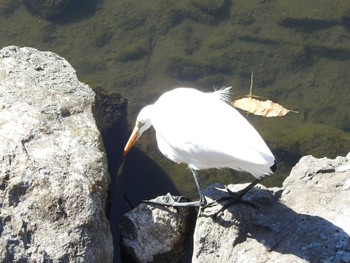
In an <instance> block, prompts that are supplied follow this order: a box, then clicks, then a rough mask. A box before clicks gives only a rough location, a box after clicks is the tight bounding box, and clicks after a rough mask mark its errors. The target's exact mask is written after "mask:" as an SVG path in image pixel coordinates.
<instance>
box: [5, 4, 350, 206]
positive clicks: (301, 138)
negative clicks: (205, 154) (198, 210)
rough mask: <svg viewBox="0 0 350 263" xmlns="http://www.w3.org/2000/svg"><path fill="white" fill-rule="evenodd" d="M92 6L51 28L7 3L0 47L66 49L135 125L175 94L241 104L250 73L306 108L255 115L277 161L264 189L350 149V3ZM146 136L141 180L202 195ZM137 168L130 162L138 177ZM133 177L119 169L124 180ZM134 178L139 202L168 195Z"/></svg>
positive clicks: (81, 73)
mask: <svg viewBox="0 0 350 263" xmlns="http://www.w3.org/2000/svg"><path fill="white" fill-rule="evenodd" d="M89 3H90V4H89V5H86V6H85V7H84V8H81V6H75V7H74V8H72V9H71V10H69V12H68V13H65V15H63V16H61V17H58V18H55V19H54V20H53V21H50V20H46V19H44V18H41V17H39V16H36V15H32V14H30V13H29V12H28V10H27V9H26V7H25V6H24V5H23V4H21V2H20V1H19V0H2V1H1V2H0V25H1V26H0V36H1V37H0V48H1V47H4V46H8V45H18V46H32V47H35V48H37V49H39V50H49V51H53V52H56V53H58V54H59V55H61V56H63V57H64V58H66V59H67V60H68V61H69V62H70V63H71V64H72V66H73V67H74V68H75V69H76V70H77V74H78V77H79V78H80V79H81V80H83V81H87V82H93V83H97V84H100V85H102V86H103V87H104V88H105V89H107V90H109V91H113V92H118V93H121V94H122V95H123V96H124V97H125V98H127V99H128V100H129V108H128V112H129V121H130V123H131V125H132V123H133V122H134V119H135V116H136V114H137V113H138V111H139V109H140V108H141V107H142V106H144V105H145V104H149V103H152V102H154V101H155V99H156V98H157V97H158V96H159V95H160V94H161V93H163V92H164V91H167V90H170V89H172V88H174V87H176V86H192V87H196V88H199V89H201V90H205V91H209V90H212V89H213V87H217V86H233V93H234V94H233V97H235V96H240V95H244V94H247V93H248V90H249V85H250V73H251V72H252V71H253V72H254V89H253V92H254V94H255V95H259V96H264V97H266V98H269V99H272V100H273V101H276V102H278V103H280V104H282V105H284V106H285V107H287V108H288V109H293V110H297V111H299V114H293V113H290V114H288V115H287V116H286V117H283V118H275V119H266V118H261V117H253V116H248V117H247V118H248V119H249V120H250V121H251V122H252V123H253V125H254V126H255V127H256V128H257V129H258V131H259V132H260V133H261V134H262V136H263V137H264V138H265V139H266V141H267V143H268V145H269V146H270V147H271V148H272V150H273V152H274V153H275V154H276V157H277V159H278V161H279V162H280V165H279V169H278V172H277V173H276V175H274V176H273V177H271V178H269V179H267V180H266V181H265V184H266V185H280V184H281V183H282V181H283V179H284V178H285V177H286V176H287V175H288V174H289V171H290V169H291V167H292V165H294V164H295V163H296V162H297V161H298V159H299V158H300V157H301V156H303V155H308V154H312V155H314V156H316V157H323V156H328V157H335V156H337V155H345V154H346V153H347V152H349V150H350V135H349V132H350V88H349V82H350V74H349V70H350V2H349V1H347V0H338V1H326V0H323V1H318V0H312V1H311V0H309V1H301V0H297V1H288V0H281V1H273V0H270V1H268V0H266V1H253V0H238V1H232V2H231V1H224V0H222V1H198V0H197V1H195V0H194V1H184V0H179V1H161V0H158V1H133V0H132V1H130V0H120V1H114V0H104V1H101V2H97V1H92V0H91V1H89ZM179 105H181V102H179ZM143 137H144V138H141V140H140V142H139V144H138V148H139V150H140V151H137V152H135V153H134V157H135V155H136V156H139V157H138V160H140V162H143V161H145V162H150V160H153V161H154V162H155V163H154V164H152V165H153V166H152V167H153V168H149V170H148V171H147V169H146V168H144V169H146V171H145V170H143V173H145V175H142V176H149V175H147V174H150V173H154V174H161V175H162V176H163V175H164V174H166V175H167V176H169V179H170V181H169V182H167V184H166V185H169V187H168V188H169V191H175V188H176V189H178V191H179V192H180V193H182V194H184V195H186V196H189V197H193V198H196V190H195V185H194V183H193V182H192V176H191V174H190V172H189V171H187V168H186V167H185V166H183V165H174V164H173V163H171V162H170V161H168V160H165V159H164V158H163V157H162V156H161V154H160V153H159V152H158V150H157V147H156V142H155V139H154V134H153V132H150V133H148V134H145V135H144V136H143ZM143 155H147V157H145V156H143ZM129 158H132V157H129ZM130 163H131V164H132V163H133V162H132V161H130ZM131 164H129V166H126V167H127V168H128V167H129V170H130V165H131ZM142 167H144V166H142ZM146 167H147V166H146ZM124 168H125V167H124ZM126 170H127V169H126ZM125 173H126V172H125V169H121V175H120V176H121V177H120V178H123V174H124V176H125ZM135 173H137V171H136V172H135V171H133V174H135ZM232 175H234V176H232ZM200 176H201V178H202V180H203V182H202V183H203V184H204V186H206V185H208V184H210V183H212V182H222V183H225V182H232V183H235V182H239V181H242V180H243V181H251V180H252V177H251V176H247V175H246V174H237V173H233V172H232V171H229V170H222V171H220V172H218V171H215V170H213V171H212V170H210V171H203V172H201V175H200ZM162 178H163V177H162ZM120 180H123V179H120ZM152 180H153V181H152V182H153V183H152V184H156V183H157V179H152ZM162 180H163V179H162ZM135 181H137V180H135ZM135 181H133V180H131V181H128V179H124V181H123V182H125V183H126V184H127V186H126V185H125V186H124V189H126V190H125V192H126V194H127V195H129V197H130V198H131V199H133V200H135V202H137V201H138V200H139V199H140V198H141V199H142V198H148V197H151V196H152V194H156V193H157V194H158V193H159V192H162V191H166V189H168V188H167V187H165V188H166V189H164V187H163V186H164V185H162V186H159V187H158V188H157V187H155V188H152V187H151V188H147V189H143V190H142V189H141V190H140V189H139V186H136V185H135V186H133V187H132V186H130V184H134V183H135ZM127 182H129V184H128V183H127ZM189 182H190V183H189ZM170 183H172V184H173V186H174V187H175V188H173V186H171V187H170ZM143 184H144V182H143ZM135 188H136V189H139V190H138V191H137V193H138V195H137V197H136V196H135V195H133V189H135ZM170 188H171V189H170ZM142 191H143V192H144V193H143V192H142ZM147 191H148V192H147ZM146 192H147V193H146ZM139 195H140V196H139ZM146 195H147V196H146Z"/></svg>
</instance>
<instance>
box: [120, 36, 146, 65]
mask: <svg viewBox="0 0 350 263" xmlns="http://www.w3.org/2000/svg"><path fill="white" fill-rule="evenodd" d="M150 52H151V49H150V43H149V40H148V39H147V38H144V39H142V40H140V41H137V42H136V43H133V44H131V45H129V46H127V47H126V48H124V49H123V50H122V51H121V54H119V60H120V61H124V62H125V61H129V60H139V59H143V58H144V57H145V56H147V55H149V54H150Z"/></svg>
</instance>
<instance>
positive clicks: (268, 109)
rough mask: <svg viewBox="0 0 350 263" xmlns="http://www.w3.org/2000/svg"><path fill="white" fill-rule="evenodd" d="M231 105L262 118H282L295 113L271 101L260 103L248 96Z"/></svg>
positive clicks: (260, 101)
mask: <svg viewBox="0 0 350 263" xmlns="http://www.w3.org/2000/svg"><path fill="white" fill-rule="evenodd" d="M232 105H233V107H235V108H239V109H242V110H245V111H246V112H248V113H252V114H255V115H261V116H264V117H277V116H284V115H286V114H287V113H288V112H290V111H291V112H295V113H297V112H296V111H292V110H288V109H286V108H284V107H283V106H281V105H280V104H278V103H275V102H273V101H271V100H265V101H262V100H258V99H254V98H252V97H250V96H249V95H248V97H246V98H242V99H238V100H235V101H233V102H232Z"/></svg>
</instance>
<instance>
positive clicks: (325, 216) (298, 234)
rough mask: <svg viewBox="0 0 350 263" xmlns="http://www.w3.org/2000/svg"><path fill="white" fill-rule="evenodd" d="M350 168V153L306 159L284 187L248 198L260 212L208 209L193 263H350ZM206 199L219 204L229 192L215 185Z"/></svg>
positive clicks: (241, 206)
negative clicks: (328, 157)
mask: <svg viewBox="0 0 350 263" xmlns="http://www.w3.org/2000/svg"><path fill="white" fill-rule="evenodd" d="M349 164H350V154H349V155H348V156H347V157H338V158H336V159H334V160H330V159H327V158H322V159H316V158H314V157H312V156H306V157H303V158H302V159H301V160H300V162H299V163H298V164H297V165H296V166H295V167H294V168H293V170H292V172H291V174H290V176H289V177H288V178H287V179H286V180H285V182H284V184H283V188H281V189H278V188H273V189H267V188H263V187H262V188H260V189H256V188H255V189H253V190H252V191H250V192H248V194H247V195H245V196H244V200H245V201H248V202H251V203H253V204H255V206H258V208H256V207H255V206H251V205H248V204H236V205H232V206H230V207H228V208H227V209H226V210H224V211H223V212H222V213H219V214H217V215H216V214H215V213H216V212H217V211H218V210H219V209H220V208H221V207H222V206H221V205H220V204H216V203H214V205H213V206H212V207H209V208H207V209H204V211H202V212H201V213H200V215H199V217H198V219H197V223H196V228H195V234H194V252H193V257H192V262H350V238H349V234H350V224H349V218H350V206H349V200H350V191H349V186H350V179H349V178H350V167H349ZM216 187H218V185H216ZM243 187H244V185H230V186H229V188H230V189H231V190H232V191H237V190H239V189H242V188H243ZM206 195H207V196H209V197H211V198H214V199H217V198H219V197H220V196H225V192H223V191H218V190H217V188H215V187H214V186H211V187H210V188H208V189H207V190H206ZM222 204H223V205H224V203H222Z"/></svg>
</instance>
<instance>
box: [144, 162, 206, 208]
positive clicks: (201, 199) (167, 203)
mask: <svg viewBox="0 0 350 263" xmlns="http://www.w3.org/2000/svg"><path fill="white" fill-rule="evenodd" d="M191 171H192V175H193V178H194V181H195V183H196V186H197V189H198V193H199V201H194V202H179V201H180V200H179V198H174V197H173V196H172V195H171V194H170V193H168V194H167V195H166V196H167V200H165V201H152V200H144V201H142V202H143V203H147V204H157V205H164V206H180V207H195V206H204V205H206V203H207V200H206V199H205V196H204V193H203V190H202V186H201V184H200V182H199V178H198V174H197V171H196V170H194V169H192V168H191ZM175 199H176V200H175Z"/></svg>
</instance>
